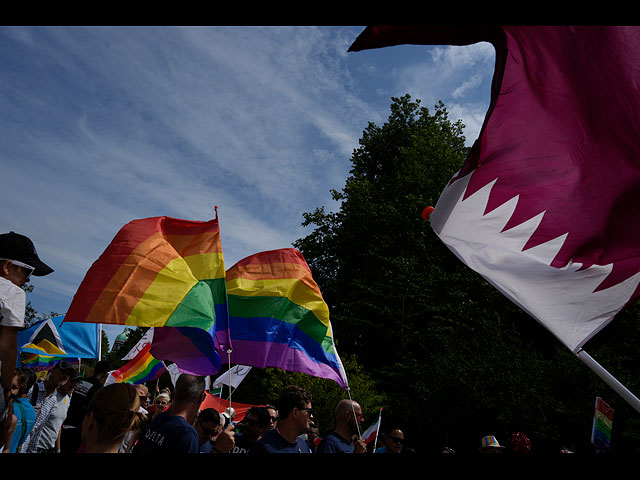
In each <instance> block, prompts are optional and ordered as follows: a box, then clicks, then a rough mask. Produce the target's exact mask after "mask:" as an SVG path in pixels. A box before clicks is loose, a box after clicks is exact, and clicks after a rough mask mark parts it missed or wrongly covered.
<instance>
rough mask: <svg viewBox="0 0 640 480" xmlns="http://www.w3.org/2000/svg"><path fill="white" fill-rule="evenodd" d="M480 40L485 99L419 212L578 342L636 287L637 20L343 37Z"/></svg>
mask: <svg viewBox="0 0 640 480" xmlns="http://www.w3.org/2000/svg"><path fill="white" fill-rule="evenodd" d="M480 41H488V42H491V43H492V44H493V45H494V47H495V49H496V70H495V72H494V78H493V84H492V98H491V102H490V106H489V109H488V112H487V115H486V118H485V122H484V124H483V128H482V131H481V133H480V136H479V138H478V139H477V140H476V141H475V143H474V145H473V147H472V149H471V152H470V154H469V156H468V157H467V159H466V161H465V163H464V165H463V166H462V168H461V170H460V171H459V172H458V174H457V175H455V176H454V177H453V178H452V179H451V182H450V183H449V185H448V186H447V187H446V188H445V190H444V191H443V193H442V195H441V197H440V200H439V201H438V203H437V204H436V206H435V210H434V212H433V213H432V214H431V216H430V218H429V219H430V221H431V224H432V227H433V229H434V231H435V232H436V234H438V236H439V237H440V238H441V239H442V240H443V242H444V243H445V244H447V246H448V247H449V248H450V249H451V250H452V251H453V252H454V253H455V254H456V255H457V256H458V257H459V258H460V259H461V260H462V261H464V262H465V263H466V264H467V265H468V266H470V267H471V268H473V269H474V270H476V271H477V272H478V273H480V274H481V275H483V276H484V277H485V278H486V279H487V280H488V281H489V282H491V283H492V284H493V285H494V286H496V287H497V288H498V289H499V290H500V291H501V292H502V293H503V294H504V295H506V296H507V297H508V298H510V299H511V300H512V301H513V302H515V303H516V304H517V305H519V306H520V307H521V308H523V309H524V310H525V311H527V312H528V313H529V314H531V315H532V316H533V317H534V318H536V319H537V320H538V321H539V322H541V323H542V324H543V325H544V326H545V327H547V328H548V329H549V330H550V331H551V332H552V333H553V334H554V335H556V336H557V337H558V338H559V339H560V340H561V341H562V342H563V343H564V344H565V345H566V346H567V347H568V348H570V349H571V350H572V351H574V352H577V351H578V350H579V349H580V348H581V347H582V346H583V345H584V343H585V342H586V341H588V340H589V339H590V338H591V337H592V336H593V335H595V334H596V333H597V332H598V331H599V330H600V329H602V328H603V327H604V326H605V325H607V324H608V323H609V322H610V321H611V320H612V319H613V318H614V317H615V315H616V314H617V313H618V312H619V311H620V310H621V309H623V308H624V307H625V306H626V305H628V304H629V303H631V302H633V301H635V300H636V299H637V298H638V296H639V295H640V288H639V284H640V273H639V272H640V209H638V205H639V204H640V152H639V149H640V141H639V138H638V137H639V135H638V127H637V126H638V125H639V124H640V91H639V89H640V28H638V27H607V26H595V27H592V26H584V27H568V26H553V27H530V26H519V27H482V28H465V27H455V28H451V27H368V28H367V29H366V30H365V31H364V32H363V33H362V34H361V35H360V36H359V37H358V39H357V40H356V41H355V42H354V44H353V45H352V47H351V48H350V50H351V51H357V50H362V49H366V48H378V47H384V46H389V45H398V44H402V43H414V44H434V43H438V44H452V45H466V44H470V43H476V42H480Z"/></svg>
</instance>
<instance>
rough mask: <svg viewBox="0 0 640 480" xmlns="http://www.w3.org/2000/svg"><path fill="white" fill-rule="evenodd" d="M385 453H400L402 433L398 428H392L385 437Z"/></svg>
mask: <svg viewBox="0 0 640 480" xmlns="http://www.w3.org/2000/svg"><path fill="white" fill-rule="evenodd" d="M385 445H386V446H387V453H402V449H403V448H404V432H403V431H402V430H400V429H399V428H394V429H392V430H390V431H389V433H388V434H387V435H386V436H385Z"/></svg>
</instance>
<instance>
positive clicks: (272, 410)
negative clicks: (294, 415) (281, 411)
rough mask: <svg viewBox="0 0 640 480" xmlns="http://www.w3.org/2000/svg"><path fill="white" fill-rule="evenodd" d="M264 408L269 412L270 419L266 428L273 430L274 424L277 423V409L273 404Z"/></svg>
mask: <svg viewBox="0 0 640 480" xmlns="http://www.w3.org/2000/svg"><path fill="white" fill-rule="evenodd" d="M265 408H266V409H267V412H269V416H270V420H269V425H268V427H267V430H273V429H274V428H276V424H277V423H278V409H277V408H276V407H274V406H273V405H266V406H265Z"/></svg>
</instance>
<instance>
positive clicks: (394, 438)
mask: <svg viewBox="0 0 640 480" xmlns="http://www.w3.org/2000/svg"><path fill="white" fill-rule="evenodd" d="M389 440H393V441H394V442H396V443H404V438H399V437H389Z"/></svg>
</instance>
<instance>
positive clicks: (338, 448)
mask: <svg viewBox="0 0 640 480" xmlns="http://www.w3.org/2000/svg"><path fill="white" fill-rule="evenodd" d="M354 450H355V447H354V446H353V445H351V442H350V441H349V440H346V439H344V438H342V437H341V436H340V435H338V434H337V433H336V432H331V433H330V434H329V435H327V436H326V437H324V438H323V439H322V441H321V442H320V445H318V448H316V453H353V451H354Z"/></svg>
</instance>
